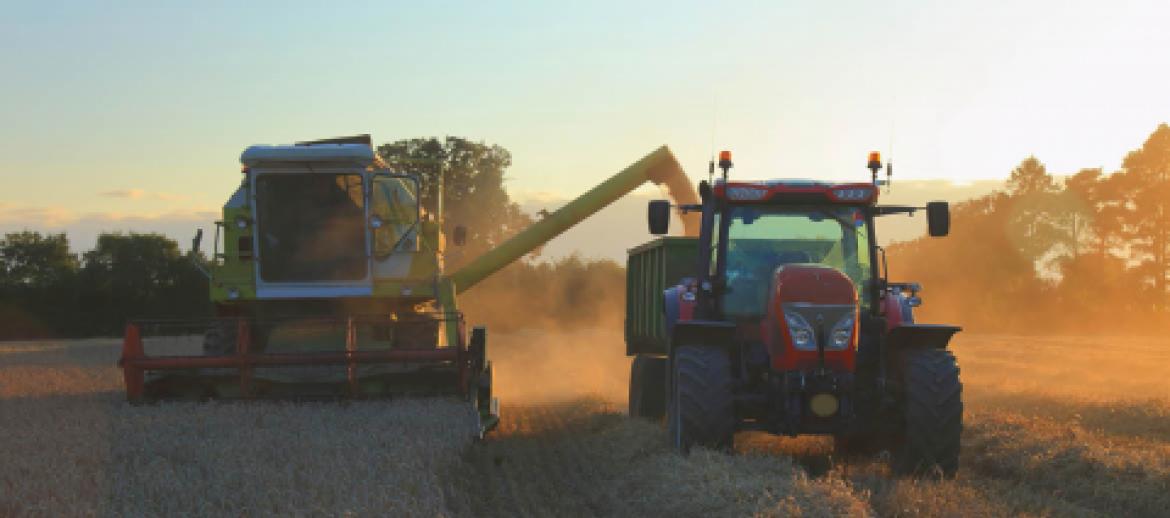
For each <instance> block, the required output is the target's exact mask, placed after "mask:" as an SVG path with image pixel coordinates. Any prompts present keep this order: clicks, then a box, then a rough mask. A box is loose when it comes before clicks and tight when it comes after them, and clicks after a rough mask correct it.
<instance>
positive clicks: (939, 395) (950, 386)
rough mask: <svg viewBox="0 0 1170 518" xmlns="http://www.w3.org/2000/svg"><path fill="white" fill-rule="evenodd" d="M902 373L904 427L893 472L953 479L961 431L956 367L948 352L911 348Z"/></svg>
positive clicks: (961, 404)
mask: <svg viewBox="0 0 1170 518" xmlns="http://www.w3.org/2000/svg"><path fill="white" fill-rule="evenodd" d="M902 376H903V379H902V381H903V387H904V389H905V400H904V402H903V403H904V405H903V408H904V409H905V410H904V414H903V418H904V426H905V428H904V429H903V431H902V434H901V435H902V437H901V441H899V444H897V446H896V447H895V451H894V456H893V461H894V470H895V472H897V473H898V474H900V475H931V474H941V475H942V476H943V477H945V478H953V477H954V476H955V472H956V471H958V469H959V438H960V436H961V435H962V432H963V384H962V383H961V382H960V381H959V365H958V363H956V362H955V357H954V355H952V354H951V352H950V351H946V350H939V349H921V350H911V351H907V352H906V353H905V355H904V356H903V364H902Z"/></svg>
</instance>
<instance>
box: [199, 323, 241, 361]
mask: <svg viewBox="0 0 1170 518" xmlns="http://www.w3.org/2000/svg"><path fill="white" fill-rule="evenodd" d="M238 326H239V324H237V323H236V321H235V320H216V321H215V322H213V323H212V324H211V326H209V327H208V328H207V331H205V332H204V333H203V356H227V355H230V354H235V353H236V335H238V334H239V327H238Z"/></svg>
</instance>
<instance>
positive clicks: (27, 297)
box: [0, 231, 77, 338]
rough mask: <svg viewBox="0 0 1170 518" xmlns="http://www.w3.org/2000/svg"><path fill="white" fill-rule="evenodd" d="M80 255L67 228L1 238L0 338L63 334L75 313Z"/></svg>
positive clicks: (42, 336)
mask: <svg viewBox="0 0 1170 518" xmlns="http://www.w3.org/2000/svg"><path fill="white" fill-rule="evenodd" d="M76 277H77V256H76V255H74V254H73V253H72V252H70V251H69V239H68V238H66V237H65V234H50V235H41V234H40V233H39V232H29V231H24V232H14V233H10V234H7V235H5V236H4V238H3V239H0V338H46V337H51V336H54V335H61V334H65V331H64V329H65V328H66V327H67V326H68V325H69V324H70V323H71V322H72V317H73V316H74V315H75V314H76V309H77V305H76V301H77V296H76V293H77V290H76Z"/></svg>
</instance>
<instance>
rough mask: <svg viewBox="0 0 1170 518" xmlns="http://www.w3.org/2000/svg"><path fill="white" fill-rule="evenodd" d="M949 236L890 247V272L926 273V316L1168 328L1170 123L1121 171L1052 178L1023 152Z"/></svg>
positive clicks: (1078, 328)
mask: <svg viewBox="0 0 1170 518" xmlns="http://www.w3.org/2000/svg"><path fill="white" fill-rule="evenodd" d="M952 217H953V225H952V227H951V228H952V233H951V235H950V237H947V238H945V239H930V238H921V239H917V240H914V241H910V242H906V243H900V244H896V245H892V246H890V247H889V255H890V269H891V272H892V273H891V275H892V277H894V278H895V279H911V280H918V281H922V282H923V285H924V287H925V290H924V292H923V298H924V300H925V304H924V306H923V307H922V315H923V316H924V317H925V319H926V320H929V321H936V322H943V321H949V322H955V323H960V324H964V325H966V326H967V327H970V328H975V329H979V330H985V331H1011V332H1028V331H1035V332H1062V331H1067V332H1097V331H1102V332H1109V333H1112V334H1129V333H1147V332H1152V331H1164V330H1167V328H1168V327H1170V318H1168V317H1170V293H1168V292H1167V277H1168V276H1170V254H1168V252H1170V250H1168V248H1170V126H1167V125H1166V124H1162V125H1159V126H1158V127H1157V129H1155V130H1154V132H1153V133H1152V134H1151V135H1150V136H1149V138H1147V139H1146V141H1145V142H1144V143H1143V144H1142V145H1141V146H1140V147H1139V148H1137V149H1135V150H1133V151H1131V152H1130V153H1129V154H1128V155H1127V156H1126V157H1125V159H1124V160H1123V162H1122V166H1121V168H1120V169H1119V170H1116V171H1112V172H1106V171H1105V170H1103V169H1102V168H1086V169H1081V170H1080V171H1077V172H1076V173H1075V174H1072V175H1070V176H1067V177H1063V178H1060V177H1057V176H1054V175H1053V174H1051V173H1050V172H1049V171H1048V170H1047V168H1046V167H1045V165H1044V163H1043V162H1042V161H1041V160H1040V159H1038V158H1036V157H1034V156H1033V157H1028V158H1026V159H1024V160H1023V161H1022V162H1021V163H1020V164H1019V165H1018V166H1017V167H1016V168H1015V169H1014V170H1013V171H1012V172H1011V175H1010V177H1009V179H1008V181H1007V183H1006V185H1005V188H1004V189H1003V190H1000V191H997V192H994V193H992V194H989V195H986V196H983V197H980V198H976V199H972V200H968V201H964V202H961V203H958V204H957V205H955V206H954V207H953V208H952Z"/></svg>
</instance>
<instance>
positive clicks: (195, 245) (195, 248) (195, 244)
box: [191, 228, 203, 254]
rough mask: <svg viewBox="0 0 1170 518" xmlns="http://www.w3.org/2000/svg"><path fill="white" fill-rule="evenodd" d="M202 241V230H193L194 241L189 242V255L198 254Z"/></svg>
mask: <svg viewBox="0 0 1170 518" xmlns="http://www.w3.org/2000/svg"><path fill="white" fill-rule="evenodd" d="M202 241H203V229H201V228H200V229H196V230H195V239H192V240H191V253H192V254H198V253H199V243H200V242H202Z"/></svg>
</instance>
